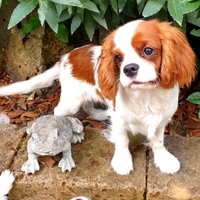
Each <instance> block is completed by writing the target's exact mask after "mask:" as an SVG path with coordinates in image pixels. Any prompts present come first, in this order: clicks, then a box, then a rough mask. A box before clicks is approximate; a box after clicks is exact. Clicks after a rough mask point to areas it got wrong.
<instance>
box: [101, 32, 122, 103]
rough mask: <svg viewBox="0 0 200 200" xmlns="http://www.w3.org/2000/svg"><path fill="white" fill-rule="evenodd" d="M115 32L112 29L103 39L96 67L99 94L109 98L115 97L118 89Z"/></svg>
mask: <svg viewBox="0 0 200 200" xmlns="http://www.w3.org/2000/svg"><path fill="white" fill-rule="evenodd" d="M115 32H116V31H113V32H112V33H111V34H110V35H108V36H107V37H106V38H105V40H104V43H103V45H102V50H101V55H100V57H99V67H98V84H99V87H100V89H101V94H102V95H103V96H104V97H105V98H107V99H110V100H114V99H115V95H116V93H117V89H118V86H117V85H118V84H117V82H118V80H119V74H120V70H119V67H118V65H117V64H116V62H115V54H114V48H115V43H114V40H113V39H114V35H115Z"/></svg>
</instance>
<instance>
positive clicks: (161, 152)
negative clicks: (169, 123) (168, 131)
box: [150, 124, 180, 174]
mask: <svg viewBox="0 0 200 200" xmlns="http://www.w3.org/2000/svg"><path fill="white" fill-rule="evenodd" d="M164 130H165V124H164V125H162V126H160V127H158V128H157V130H156V133H155V134H156V135H155V137H152V138H151V140H150V146H151V147H152V150H153V153H154V163H155V165H156V167H158V168H160V170H161V171H162V172H164V173H167V174H173V173H175V172H177V171H178V170H179V169H180V162H179V161H178V159H177V158H176V157H175V156H173V155H172V154H171V153H169V152H168V151H167V150H166V148H165V147H164Z"/></svg>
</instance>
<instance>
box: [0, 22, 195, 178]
mask: <svg viewBox="0 0 200 200" xmlns="http://www.w3.org/2000/svg"><path fill="white" fill-rule="evenodd" d="M195 73H196V71H195V55H194V52H193V51H192V49H191V47H190V45H189V43H188V41H187V39H186V38H185V36H184V35H183V34H182V33H181V32H180V31H179V30H178V29H177V28H175V27H172V26H171V25H170V23H168V22H158V21H157V20H150V21H142V20H137V21H132V22H129V23H127V24H125V25H124V26H121V27H119V28H118V29H116V30H115V31H113V32H112V33H110V34H109V35H108V36H107V37H106V39H105V40H104V43H103V45H102V47H101V46H98V45H87V46H84V47H81V48H77V49H75V50H73V51H72V52H70V53H68V54H66V55H64V56H63V57H62V58H61V59H60V61H59V62H57V63H56V64H55V65H54V66H53V67H52V68H51V69H49V70H47V71H46V72H44V73H43V74H40V75H38V76H36V77H33V78H31V79H30V80H28V81H23V82H19V83H14V84H11V85H9V86H6V87H2V88H0V95H1V96H2V95H11V94H16V93H18V94H19V93H28V92H30V91H32V90H35V89H38V88H42V87H48V86H50V85H51V84H52V83H53V80H54V79H57V78H59V80H60V83H61V90H62V92H61V97H60V102H59V104H58V106H57V107H56V108H55V110H54V114H55V115H57V116H64V115H69V114H74V113H76V112H77V111H78V110H79V108H80V107H81V106H82V105H83V107H84V109H85V110H86V112H88V113H89V114H90V117H91V118H93V119H98V120H102V119H104V118H106V117H107V116H110V117H111V121H112V125H111V128H112V130H111V133H110V136H109V139H110V140H111V141H112V142H113V143H114V144H115V153H114V157H113V159H112V162H111V164H112V166H113V168H114V170H115V171H116V172H117V173H118V174H122V175H124V174H129V172H130V171H131V170H133V164H132V156H131V154H130V152H129V149H128V144H129V139H128V135H127V132H128V131H129V132H132V133H133V134H136V133H142V134H144V135H146V136H147V138H148V139H149V142H150V146H151V147H152V150H153V153H154V162H155V164H156V166H157V167H159V168H160V170H161V171H162V172H165V173H174V172H177V171H178V170H179V168H180V163H179V161H178V160H177V158H175V157H174V156H173V155H172V154H170V153H169V152H168V151H167V150H166V149H165V147H164V146H163V138H164V129H165V126H166V124H167V123H168V122H169V120H170V118H171V117H172V115H173V114H174V112H175V111H176V109H177V106H178V96H179V87H184V86H189V85H190V83H191V81H192V79H193V78H194V76H195ZM96 101H100V102H103V103H104V104H106V105H107V106H108V110H106V111H103V110H97V109H94V108H93V102H96Z"/></svg>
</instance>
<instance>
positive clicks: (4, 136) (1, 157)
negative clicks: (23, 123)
mask: <svg viewBox="0 0 200 200" xmlns="http://www.w3.org/2000/svg"><path fill="white" fill-rule="evenodd" d="M24 134H26V131H25V128H23V129H20V130H18V127H17V126H16V125H11V124H6V125H0V174H1V172H2V171H3V170H5V169H8V168H9V167H10V165H11V163H12V161H13V157H14V155H15V152H16V151H17V148H18V147H19V144H20V142H21V140H22V138H23V136H24Z"/></svg>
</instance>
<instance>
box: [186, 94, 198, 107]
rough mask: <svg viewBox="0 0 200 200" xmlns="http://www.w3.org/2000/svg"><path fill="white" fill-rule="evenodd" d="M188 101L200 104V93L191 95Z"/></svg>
mask: <svg viewBox="0 0 200 200" xmlns="http://www.w3.org/2000/svg"><path fill="white" fill-rule="evenodd" d="M187 101H189V102H191V103H194V104H200V92H194V93H192V94H191V95H189V96H188V98H187Z"/></svg>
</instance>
